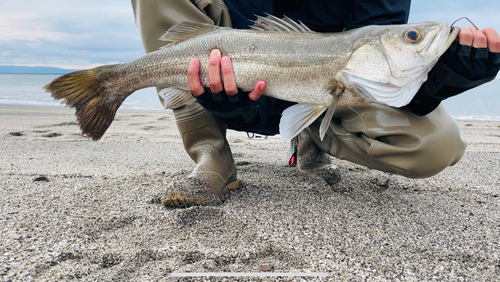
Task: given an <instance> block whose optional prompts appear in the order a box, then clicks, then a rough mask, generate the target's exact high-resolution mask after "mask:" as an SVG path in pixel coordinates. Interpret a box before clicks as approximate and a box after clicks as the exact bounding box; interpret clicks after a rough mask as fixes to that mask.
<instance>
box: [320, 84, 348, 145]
mask: <svg viewBox="0 0 500 282" xmlns="http://www.w3.org/2000/svg"><path fill="white" fill-rule="evenodd" d="M343 92H344V90H343V89H342V90H341V91H340V92H339V93H338V94H336V95H334V96H333V101H332V104H331V105H330V107H328V111H326V114H325V116H324V117H323V120H322V121H321V125H320V127H319V138H320V140H321V141H323V138H324V137H325V135H326V131H327V130H328V127H329V126H330V122H331V121H332V118H333V113H335V109H336V108H337V104H338V103H339V99H340V95H341V94H342V93H343Z"/></svg>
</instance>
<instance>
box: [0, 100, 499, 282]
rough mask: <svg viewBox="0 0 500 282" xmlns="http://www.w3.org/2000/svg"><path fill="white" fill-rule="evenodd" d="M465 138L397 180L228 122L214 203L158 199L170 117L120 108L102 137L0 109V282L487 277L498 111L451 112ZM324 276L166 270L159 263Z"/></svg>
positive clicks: (493, 267) (174, 157) (60, 120)
mask: <svg viewBox="0 0 500 282" xmlns="http://www.w3.org/2000/svg"><path fill="white" fill-rule="evenodd" d="M459 123H460V127H461V131H462V134H463V135H464V136H465V138H466V139H467V140H468V142H469V147H468V148H467V151H466V153H465V156H464V157H463V158H462V160H461V161H460V162H459V163H458V164H457V165H455V166H453V167H449V168H448V169H446V170H445V171H443V172H442V173H440V174H439V175H437V176H434V177H431V178H428V179H419V180H413V179H407V178H404V177H401V176H396V175H392V174H387V173H383V172H379V171H374V170H369V169H366V168H364V167H361V166H358V165H355V164H352V163H349V162H346V161H341V160H334V162H335V164H337V165H338V167H339V168H340V171H341V173H342V180H341V181H340V182H339V183H337V184H335V185H333V186H329V185H328V184H327V183H326V182H325V181H324V180H323V179H321V178H316V177H312V176H309V175H306V174H303V173H301V172H299V171H298V170H297V169H296V168H295V167H289V166H287V161H288V153H289V147H288V144H287V143H284V142H283V141H282V140H281V138H280V137H279V136H272V137H269V138H253V139H249V138H248V137H247V135H246V133H242V132H235V131H229V132H228V140H229V143H230V145H231V148H232V151H233V155H234V157H235V161H236V164H237V168H238V176H239V179H240V180H241V184H240V187H239V189H237V190H234V191H230V192H229V193H227V195H226V196H225V201H224V203H223V204H221V205H218V206H211V207H192V208H187V209H167V208H165V207H164V206H162V205H161V204H160V203H159V197H160V196H161V194H162V191H164V189H165V187H166V185H167V184H168V183H169V182H170V179H172V177H175V176H177V175H179V174H185V175H187V174H188V173H189V172H190V169H191V168H192V166H193V163H192V161H191V160H190V159H189V157H188V155H187V154H186V153H185V152H184V149H183V147H182V143H181V140H180V138H179V135H178V132H177V128H176V125H175V123H174V117H173V115H172V114H171V113H169V112H161V111H158V112H154V111H150V112H140V111H118V114H117V117H116V119H115V121H114V123H113V124H112V125H111V127H110V129H109V130H108V131H107V133H106V134H105V137H104V138H103V140H101V141H98V142H92V141H89V140H88V139H86V138H85V137H82V136H81V135H80V132H79V128H78V126H77V124H76V122H75V117H74V110H72V109H65V108H43V107H38V108H36V107H15V106H0V148H1V151H0V206H1V212H0V278H1V279H3V281H61V280H62V281H67V280H82V281H205V280H207V281H222V280H223V279H225V280H224V281H347V280H349V281H499V280H500V257H499V255H500V173H499V171H500V122H486V121H461V122H459ZM266 270H269V271H271V272H269V273H326V274H327V276H326V277H320V276H316V277H239V278H238V277H225V278H221V277H212V278H207V277H199V278H194V277H189V278H179V277H173V276H172V275H171V274H172V273H174V274H175V273H185V272H197V273H199V272H217V273H221V272H233V273H260V274H262V273H264V272H263V271H266Z"/></svg>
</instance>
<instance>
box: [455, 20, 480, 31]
mask: <svg viewBox="0 0 500 282" xmlns="http://www.w3.org/2000/svg"><path fill="white" fill-rule="evenodd" d="M463 19H466V20H468V21H469V22H470V23H471V24H472V26H473V27H475V28H476V29H477V30H479V28H477V26H476V25H475V24H474V23H473V22H472V21H471V20H470V19H469V18H468V17H461V18H459V19H458V20H456V21H454V22H453V23H452V24H451V26H450V27H453V25H454V24H456V23H457V22H458V21H459V20H463Z"/></svg>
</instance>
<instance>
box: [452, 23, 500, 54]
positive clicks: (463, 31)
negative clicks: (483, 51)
mask: <svg viewBox="0 0 500 282" xmlns="http://www.w3.org/2000/svg"><path fill="white" fill-rule="evenodd" d="M458 42H459V43H460V45H467V46H472V47H475V48H488V49H489V50H490V52H492V53H500V35H498V32H497V31H496V30H495V29H494V28H491V27H488V28H485V29H483V30H478V29H476V28H475V27H464V26H461V27H460V32H459V33H458Z"/></svg>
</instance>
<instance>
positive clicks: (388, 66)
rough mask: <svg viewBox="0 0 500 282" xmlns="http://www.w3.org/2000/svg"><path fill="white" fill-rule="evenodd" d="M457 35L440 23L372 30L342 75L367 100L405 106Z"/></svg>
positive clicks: (455, 31)
mask: <svg viewBox="0 0 500 282" xmlns="http://www.w3.org/2000/svg"><path fill="white" fill-rule="evenodd" d="M458 32H459V29H458V28H452V27H450V25H448V24H445V23H440V22H423V23H418V24H405V25H389V26H371V27H369V28H367V29H366V32H365V34H364V35H362V36H361V37H360V40H358V41H357V42H356V43H355V44H354V45H353V52H352V53H351V56H350V58H349V60H348V62H347V64H346V66H345V69H344V70H343V71H342V74H343V76H344V78H345V80H346V81H347V84H348V85H349V86H351V87H353V88H354V89H355V91H356V92H358V94H360V95H361V96H362V97H364V98H365V99H367V100H369V101H374V102H378V103H381V104H386V105H388V106H393V107H402V106H405V105H407V104H408V103H409V102H410V101H411V100H412V98H413V97H414V96H415V94H416V93H417V91H418V90H419V89H420V86H421V85H422V84H423V83H424V82H425V81H426V80H427V74H428V73H429V71H430V70H431V69H432V67H433V66H434V65H435V64H436V63H437V61H438V59H439V57H440V56H441V55H442V54H443V53H444V52H445V51H446V50H447V49H448V48H449V47H450V45H451V44H452V43H453V41H454V40H455V38H456V37H457V35H458Z"/></svg>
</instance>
